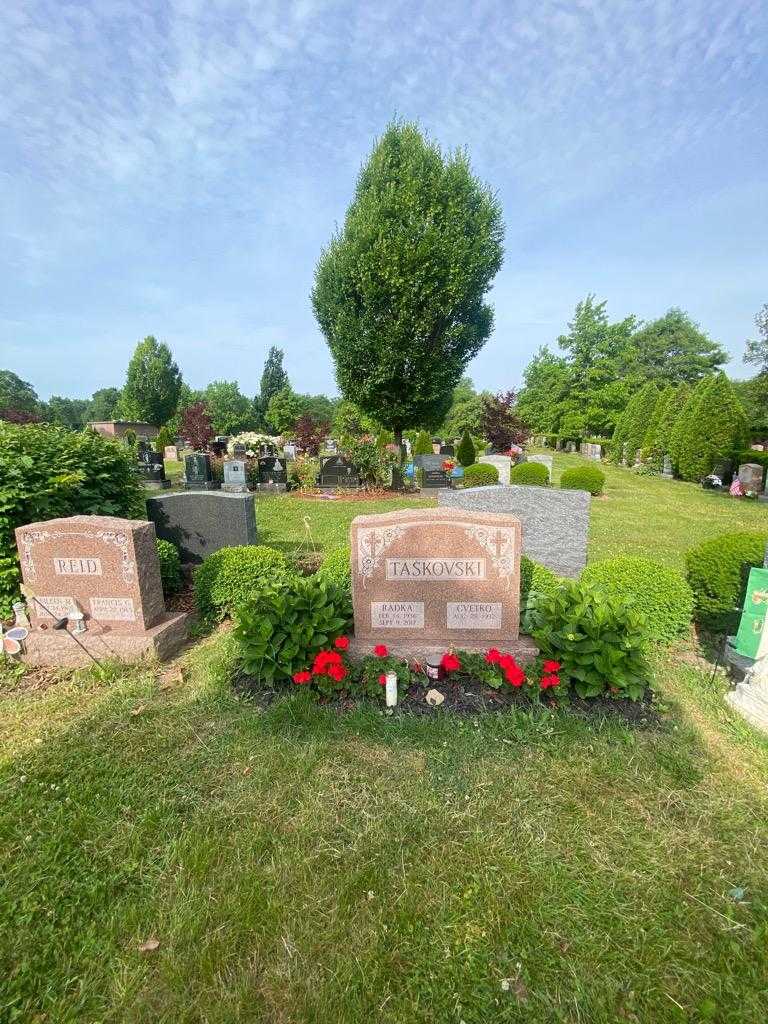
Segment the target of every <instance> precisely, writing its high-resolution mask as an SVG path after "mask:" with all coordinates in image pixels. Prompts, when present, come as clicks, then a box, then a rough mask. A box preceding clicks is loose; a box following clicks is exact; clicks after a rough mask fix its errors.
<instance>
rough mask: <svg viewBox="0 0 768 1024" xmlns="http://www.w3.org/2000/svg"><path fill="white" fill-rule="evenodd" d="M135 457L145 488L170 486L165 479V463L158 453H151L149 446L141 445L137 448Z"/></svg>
mask: <svg viewBox="0 0 768 1024" xmlns="http://www.w3.org/2000/svg"><path fill="white" fill-rule="evenodd" d="M137 457H138V471H139V476H140V477H141V479H142V482H143V483H144V484H146V486H147V487H155V488H162V487H170V486H171V485H170V483H169V482H168V480H166V478H165V463H164V462H163V456H162V455H161V454H160V452H156V451H153V450H152V446H151V445H148V444H142V445H140V446H139V448H138V451H137Z"/></svg>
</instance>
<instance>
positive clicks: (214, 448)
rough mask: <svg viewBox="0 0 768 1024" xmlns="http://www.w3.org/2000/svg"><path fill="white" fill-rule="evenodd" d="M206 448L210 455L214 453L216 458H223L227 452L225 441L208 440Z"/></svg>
mask: <svg viewBox="0 0 768 1024" xmlns="http://www.w3.org/2000/svg"><path fill="white" fill-rule="evenodd" d="M208 449H209V451H210V453H211V455H215V456H216V458H217V459H221V458H223V456H224V455H226V452H227V442H226V441H218V440H213V441H209V442H208Z"/></svg>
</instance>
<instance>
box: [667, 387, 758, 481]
mask: <svg viewBox="0 0 768 1024" xmlns="http://www.w3.org/2000/svg"><path fill="white" fill-rule="evenodd" d="M694 394H695V395H697V396H698V397H697V401H696V403H695V406H694V407H693V409H692V410H691V415H690V417H689V418H688V419H687V420H686V423H685V426H684V430H683V432H682V433H681V437H680V449H679V455H678V472H679V473H680V476H681V477H682V478H683V480H690V481H693V482H697V481H699V480H701V479H702V478H703V477H705V476H706V475H707V474H708V473H711V472H712V470H713V469H715V468H717V467H718V466H720V465H722V464H723V463H726V462H730V463H731V464H732V465H733V467H734V469H735V468H736V467H735V463H736V459H737V458H738V453H739V452H740V451H741V450H742V448H743V446H744V444H745V443H746V441H747V439H748V429H747V418H746V416H745V414H744V410H743V409H742V407H741V403H740V401H739V399H738V396H737V394H736V390H735V389H734V387H733V384H732V383H731V382H730V381H729V380H728V378H727V377H726V376H725V374H724V373H717V374H715V375H714V376H712V377H706V378H704V381H703V382H702V383H701V384H700V385H699V386H698V387H697V388H696V391H695V392H694Z"/></svg>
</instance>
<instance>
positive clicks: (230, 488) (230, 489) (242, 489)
mask: <svg viewBox="0 0 768 1024" xmlns="http://www.w3.org/2000/svg"><path fill="white" fill-rule="evenodd" d="M221 489H222V491H226V492H227V494H247V493H248V485H247V484H222V485H221Z"/></svg>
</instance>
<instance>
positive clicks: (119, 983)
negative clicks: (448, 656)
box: [0, 457, 768, 1024]
mask: <svg viewBox="0 0 768 1024" xmlns="http://www.w3.org/2000/svg"><path fill="white" fill-rule="evenodd" d="M570 461H574V460H571V459H569V458H568V457H563V458H562V459H558V463H559V466H560V467H562V466H563V465H566V464H568V462H570ZM609 473H610V480H609V491H608V497H607V499H606V500H605V501H602V502H601V501H596V502H594V503H593V530H592V535H591V555H592V557H599V556H604V555H609V554H611V553H614V552H618V551H620V550H626V549H631V550H643V551H648V552H653V553H655V554H656V556H657V557H663V558H664V560H665V561H668V562H670V563H671V564H679V563H680V555H681V551H682V550H683V549H684V548H685V547H686V546H688V545H689V544H691V543H693V542H694V541H695V540H697V539H699V538H700V537H703V536H710V535H712V534H713V533H717V532H719V531H720V530H726V529H736V528H742V527H746V528H759V526H760V524H761V523H762V522H763V521H764V517H763V515H762V513H763V508H762V507H759V508H757V507H755V506H747V505H744V504H741V503H737V502H736V501H727V500H726V499H724V498H722V497H720V496H709V495H703V494H701V493H700V492H698V491H696V490H695V489H694V488H689V487H688V486H687V485H682V484H668V483H666V482H663V481H654V480H648V479H643V478H637V477H634V476H632V475H630V474H629V473H628V472H627V471H621V470H614V471H609ZM664 489H666V490H664ZM667 493H668V494H670V495H674V498H675V500H674V503H673V504H670V503H667V507H668V511H667V512H666V513H665V512H664V511H663V499H664V494H667ZM400 504H401V503H397V502H380V503H376V505H375V507H376V508H382V507H387V508H389V507H392V508H394V507H399V505H400ZM370 508H371V506H369V507H368V508H366V507H365V504H364V503H351V502H348V503H343V502H327V503H319V502H306V501H297V500H295V499H279V498H270V499H261V498H260V499H259V500H258V516H259V521H260V525H261V529H262V531H263V539H265V540H267V541H269V542H270V543H276V544H279V545H282V546H284V547H288V548H292V547H295V546H296V545H298V544H300V543H302V542H303V538H304V533H305V529H304V525H303V517H304V516H305V515H307V516H309V517H310V522H311V528H312V534H313V537H314V542H315V544H316V545H317V546H318V547H329V546H332V545H333V544H335V543H339V542H341V541H342V540H343V539H344V537H345V533H346V526H347V524H348V522H349V520H350V519H351V518H352V517H353V516H354V515H357V514H360V513H362V512H364V511H369V510H370ZM643 510H645V514H643ZM612 517H613V518H612ZM627 519H628V520H629V522H630V525H629V526H628V525H627V522H626V520H627ZM680 519H682V520H683V523H682V525H681V523H680V521H679V520H680ZM622 538H623V539H622ZM231 659H232V651H231V639H230V636H229V635H228V634H226V633H223V634H221V633H220V634H216V635H214V636H213V637H210V638H208V639H207V640H205V641H203V642H201V643H199V644H198V645H197V646H196V647H195V648H193V649H192V650H191V651H190V652H189V653H187V654H186V655H185V656H184V657H183V659H182V660H181V661H180V662H177V663H176V664H175V665H173V666H170V667H161V668H159V669H147V668H144V669H141V668H134V669H131V670H127V669H115V670H114V672H113V673H112V675H111V676H110V677H109V678H108V679H105V680H99V679H97V678H96V677H95V676H94V675H93V674H92V673H88V672H83V673H79V674H77V675H75V676H70V677H65V678H64V680H63V681H62V682H60V683H58V684H57V685H54V686H50V687H48V688H39V689H36V688H33V687H32V686H31V685H30V682H29V681H25V680H24V679H23V678H22V679H18V680H17V679H13V678H9V679H7V680H6V681H5V682H4V683H0V752H1V753H0V789H1V791H2V800H0V1021H2V1022H3V1024H5V1021H9V1022H10V1021H23V1022H25V1024H26V1022H35V1024H37V1022H46V1024H48V1022H56V1024H58V1022H70V1021H71V1022H78V1024H79V1022H86V1024H91V1022H142V1024H143V1022H152V1024H186V1022H189V1024H193V1022H194V1024H198V1022H200V1024H203V1022H204V1024H230V1022H245V1021H247V1022H259V1024H261V1022H265V1024H298V1022H301V1024H305V1022H306V1024H310V1022H311V1024H337V1022H345V1024H346V1022H349V1024H352V1022H355V1024H358V1022H363V1021H366V1022H367V1021H372V1022H373V1021H375V1022H382V1024H411V1022H413V1024H416V1022H424V1024H446V1022H451V1024H460V1022H461V1021H464V1022H465V1024H489V1022H494V1024H495V1022H523V1021H525V1022H535V1024H539V1022H540V1024H549V1022H558V1021H563V1022H572V1024H615V1022H626V1021H630V1022H637V1024H646V1022H649V1024H651V1022H652V1024H665V1022H670V1024H671V1022H699V1021H701V1022H703V1021H717V1022H722V1024H752V1022H754V1024H764V1021H765V1019H766V1006H767V1005H768V1003H767V997H766V992H767V991H768V967H767V964H768V958H767V957H766V952H768V895H767V892H768V858H767V857H766V833H767V831H768V791H766V786H765V779H766V772H768V740H766V739H765V738H763V737H761V736H760V735H758V734H757V733H755V732H754V731H753V730H752V729H751V728H750V727H749V726H747V725H746V724H745V723H743V722H742V721H741V720H740V719H739V718H738V717H736V716H735V715H734V714H733V713H732V712H731V711H730V710H729V709H728V708H727V706H726V705H725V704H724V702H723V700H722V693H723V690H724V687H725V684H724V682H723V681H722V679H720V678H717V679H715V681H714V682H711V681H710V672H709V669H708V667H707V666H706V665H704V664H702V663H701V662H699V661H698V659H696V658H695V657H693V656H692V655H691V654H690V653H687V652H680V653H678V654H676V655H675V654H670V655H667V656H665V658H664V660H662V661H659V663H658V689H659V690H660V692H661V694H662V699H663V706H664V708H665V709H666V715H665V722H664V726H663V728H661V729H654V730H647V731H644V730H637V729H629V728H627V727H626V726H624V725H623V724H621V723H618V722H609V721H603V720H595V721H590V722H587V721H583V720H580V719H578V718H577V717H576V716H574V715H568V714H563V713H560V714H555V713H551V712H549V711H545V710H538V711H532V712H523V711H514V712H512V713H510V714H507V715H504V716H499V717H496V718H494V717H492V716H486V717H482V718H479V719H476V720H474V721H472V720H462V719H457V718H454V717H449V716H438V717H435V718H430V719H427V720H424V719H420V718H409V717H402V718H400V717H396V718H393V719H387V718H384V717H382V715H381V714H379V713H378V712H377V711H376V710H375V709H373V708H365V709H362V710H359V711H356V712H354V713H350V714H348V715H344V716H341V715H338V714H336V713H335V712H332V711H328V710H325V709H323V708H321V707H319V706H317V705H316V704H314V703H312V702H311V701H310V700H309V699H308V695H307V694H306V693H304V692H298V693H291V694H290V695H288V696H287V697H286V698H284V699H282V700H281V701H279V702H278V703H276V704H275V705H273V706H272V707H271V708H269V709H268V710H266V711H259V710H258V709H256V708H254V707H253V705H251V704H250V703H249V702H247V701H245V700H241V699H237V698H235V697H234V696H233V694H232V693H231V690H230V688H229V685H228V679H229V673H230V668H231ZM150 938H152V939H156V940H157V941H158V943H159V945H158V947H157V948H156V949H154V950H153V951H147V952H143V951H142V950H141V949H140V945H141V944H142V943H143V942H145V940H147V939H150Z"/></svg>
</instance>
